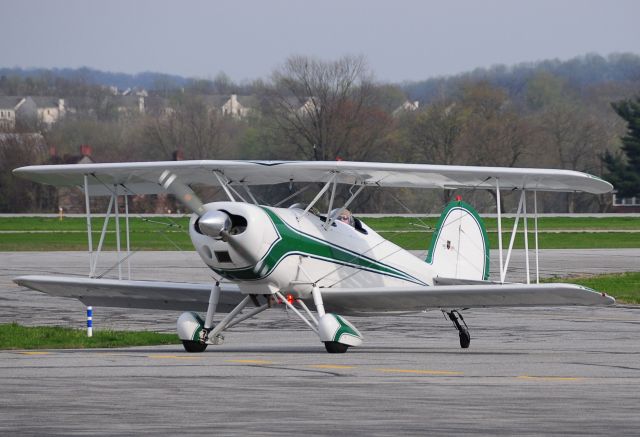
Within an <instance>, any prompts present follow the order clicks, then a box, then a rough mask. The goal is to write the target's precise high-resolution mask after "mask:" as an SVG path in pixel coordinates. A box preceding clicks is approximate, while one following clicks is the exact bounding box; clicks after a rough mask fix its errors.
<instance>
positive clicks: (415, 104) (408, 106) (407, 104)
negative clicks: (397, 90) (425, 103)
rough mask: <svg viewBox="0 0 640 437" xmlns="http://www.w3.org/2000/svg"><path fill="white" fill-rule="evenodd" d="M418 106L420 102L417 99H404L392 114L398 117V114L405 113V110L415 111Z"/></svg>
mask: <svg viewBox="0 0 640 437" xmlns="http://www.w3.org/2000/svg"><path fill="white" fill-rule="evenodd" d="M418 108H420V102H419V101H417V100H414V101H413V102H411V101H409V100H406V101H405V102H404V103H403V104H402V105H400V106H398V107H397V108H396V109H395V110H394V111H393V113H392V115H393V116H394V117H399V116H400V115H402V114H404V113H407V112H413V111H417V110H418Z"/></svg>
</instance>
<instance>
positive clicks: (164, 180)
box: [160, 170, 206, 217]
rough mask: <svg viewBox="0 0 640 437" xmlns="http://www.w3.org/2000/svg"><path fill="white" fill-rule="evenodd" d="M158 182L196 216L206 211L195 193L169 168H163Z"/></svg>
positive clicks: (200, 215)
mask: <svg viewBox="0 0 640 437" xmlns="http://www.w3.org/2000/svg"><path fill="white" fill-rule="evenodd" d="M160 184H161V185H162V186H163V187H164V189H165V190H167V191H168V192H169V193H171V194H173V195H174V196H176V198H177V199H178V200H180V202H182V203H183V204H184V206H186V207H187V208H189V209H190V210H191V211H193V212H194V213H195V214H197V215H198V217H202V215H203V214H204V213H205V212H206V210H205V209H204V205H203V203H202V201H201V200H200V199H199V198H198V196H197V195H196V193H194V192H193V190H192V189H191V188H189V186H188V185H187V184H184V183H182V182H180V181H179V180H178V175H176V174H175V173H171V172H170V171H169V170H165V171H164V172H162V174H161V175H160Z"/></svg>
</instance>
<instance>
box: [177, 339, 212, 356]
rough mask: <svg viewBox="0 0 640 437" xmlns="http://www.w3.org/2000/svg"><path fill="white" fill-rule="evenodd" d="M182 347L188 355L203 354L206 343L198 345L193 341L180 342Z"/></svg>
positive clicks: (198, 343) (197, 342)
mask: <svg viewBox="0 0 640 437" xmlns="http://www.w3.org/2000/svg"><path fill="white" fill-rule="evenodd" d="M182 346H184V350H185V351H187V352H190V353H197V352H204V350H205V349H206V348H207V344H206V343H200V342H199V341H193V340H182Z"/></svg>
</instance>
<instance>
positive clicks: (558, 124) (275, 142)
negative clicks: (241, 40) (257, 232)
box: [0, 55, 640, 212]
mask: <svg viewBox="0 0 640 437" xmlns="http://www.w3.org/2000/svg"><path fill="white" fill-rule="evenodd" d="M618 70H621V71H618ZM571 71H577V72H578V73H576V75H572V74H570V72H571ZM587 71H591V73H590V74H588V73H587ZM639 77H640V57H638V56H635V55H615V56H613V55H612V56H610V57H608V58H600V57H598V58H597V59H596V57H593V56H587V57H583V58H576V59H575V60H572V61H567V62H565V63H562V62H558V61H548V62H541V63H537V64H533V65H530V66H529V67H525V66H523V65H520V66H516V67H511V68H507V67H504V68H502V67H501V68H497V67H496V68H494V69H490V70H478V71H475V72H472V73H469V74H467V75H460V76H456V77H451V78H442V79H433V80H430V81H426V82H422V83H420V84H404V85H394V84H382V83H379V82H377V81H375V79H374V76H373V72H372V71H371V70H370V69H369V68H368V66H367V64H366V61H365V59H363V58H362V57H354V56H347V57H343V58H341V59H338V60H335V61H320V60H317V59H314V58H309V57H304V56H294V57H290V58H289V59H287V60H286V61H285V62H284V63H283V64H282V66H281V67H279V68H278V69H277V70H276V71H274V73H273V74H272V75H271V76H270V77H269V78H265V79H262V80H258V81H255V82H254V83H252V84H250V85H243V86H239V85H237V84H235V83H233V81H231V80H230V79H229V78H228V77H226V76H224V75H223V74H221V75H219V76H218V77H216V78H215V80H211V81H209V80H190V81H187V82H185V83H184V84H182V86H179V87H177V86H174V85H173V84H170V83H164V84H162V83H156V84H155V85H154V87H153V88H150V89H149V90H148V91H149V98H148V102H149V107H148V110H146V111H145V112H136V111H125V112H122V111H117V110H115V108H114V107H109V106H108V105H109V101H110V100H109V99H110V91H109V90H108V89H105V87H104V86H102V85H96V84H92V83H90V82H89V81H86V80H76V79H72V78H71V79H70V78H56V77H55V76H47V77H46V78H42V77H40V78H28V77H27V78H24V77H17V76H12V77H1V78H0V93H2V94H5V95H19V94H27V93H26V92H25V93H20V92H17V91H19V90H21V89H22V90H23V89H31V90H33V91H35V90H41V92H42V95H45V94H46V95H55V96H57V97H61V98H70V97H74V96H78V95H84V96H90V97H91V99H88V100H87V105H88V107H87V108H85V109H86V110H85V111H78V112H75V113H69V114H67V115H65V117H64V118H62V119H61V120H60V121H58V122H57V123H55V124H53V125H52V126H51V127H50V128H49V129H46V130H45V129H43V130H42V131H41V132H40V135H41V138H42V139H41V140H39V141H38V140H34V139H33V138H31V139H30V140H28V141H25V140H20V139H17V138H16V137H15V136H11V135H6V134H5V135H4V136H2V137H1V138H4V139H3V140H1V141H0V175H2V176H1V177H0V198H2V199H4V200H3V201H2V202H0V211H2V212H16V211H34V212H35V211H40V210H51V209H52V206H55V204H56V201H55V199H54V200H51V199H50V198H47V199H43V198H42V196H51V195H52V194H51V192H50V191H47V190H39V191H36V189H35V188H33V187H32V186H29V185H25V184H24V183H22V182H20V181H15V180H13V179H11V176H10V173H9V172H10V170H11V168H14V167H16V166H19V165H29V164H36V163H45V162H51V159H52V151H55V155H56V159H57V161H56V162H60V161H63V162H71V161H72V160H73V159H74V158H73V157H74V156H75V155H77V153H78V147H79V145H81V144H89V145H91V147H92V150H93V154H92V156H91V158H92V159H94V160H95V161H98V162H113V161H143V160H168V159H172V157H176V156H178V157H183V158H184V159H273V160H278V159H283V160H293V159H302V160H309V159H314V160H335V159H344V160H361V161H389V162H405V163H409V162H412V163H430V164H459V165H486V166H511V167H515V166H518V167H527V166H529V167H550V168H566V169H571V170H578V171H584V172H588V173H592V174H595V175H603V174H605V173H606V171H605V168H604V165H603V160H602V158H603V156H604V155H605V154H606V152H610V153H613V154H615V153H616V152H617V151H618V150H619V149H620V137H621V136H622V135H623V134H624V132H625V129H626V123H625V121H624V120H623V119H621V118H620V117H618V115H617V114H616V113H615V111H613V109H612V107H611V103H612V102H616V101H620V100H624V99H630V98H632V97H633V96H635V95H637V94H638V93H639V92H640V80H639V79H638V78H639ZM29 87H31V88H29ZM232 93H234V94H238V95H241V96H244V97H246V98H247V101H250V104H249V103H247V105H248V106H247V108H248V111H247V112H246V113H243V114H232V115H228V114H225V113H223V112H222V111H221V110H219V109H216V107H215V106H212V104H211V101H212V97H214V96H216V95H228V94H232ZM31 94H34V95H35V94H36V93H35V92H33V93H31ZM154 99H156V100H155V101H156V106H154V105H153V104H152V103H153V101H154ZM416 100H417V101H418V102H419V105H415V102H414V101H416ZM92 105H94V106H95V107H93V108H91V106H92ZM3 141H4V143H3ZM34 142H35V143H38V144H34ZM36 145H37V146H38V147H36ZM26 149H29V152H28V153H25V150H26ZM21 184H22V185H21ZM25 187H27V188H25ZM288 189H289V187H270V188H265V189H264V190H258V191H257V193H258V195H259V196H260V197H261V199H262V200H264V201H266V202H273V201H274V200H276V199H280V198H283V197H285V196H286V194H287V192H288ZM28 193H33V194H28ZM340 194H341V195H342V196H346V194H347V193H346V191H345V192H344V193H340ZM454 194H462V195H463V197H465V199H467V200H470V201H472V202H474V203H475V204H476V205H477V206H478V207H479V208H480V209H481V210H483V211H485V212H491V211H493V210H494V209H495V198H494V195H495V193H491V192H484V191H482V192H475V191H474V190H464V191H463V192H458V193H453V192H448V191H446V192H442V193H440V192H433V191H427V190H391V191H388V192H386V193H385V194H384V195H382V194H381V193H380V192H378V191H376V190H369V191H368V192H367V190H365V193H364V195H362V196H361V197H360V198H359V200H358V204H356V205H355V207H354V209H355V210H356V211H361V212H365V211H366V212H378V211H385V212H407V210H409V211H414V212H435V211H437V210H439V209H440V208H441V206H442V203H443V202H446V201H447V200H448V199H450V198H451V197H452V196H453V195H454ZM208 195H209V196H210V197H211V196H214V197H215V196H218V195H220V194H219V193H215V192H211V193H208ZM514 198H515V196H509V195H505V196H504V197H503V202H504V208H505V210H509V209H512V208H513V207H514V203H515V201H514V200H513V199H514ZM297 200H302V199H297ZM538 200H539V209H540V210H541V211H554V212H567V211H569V212H572V211H606V210H607V208H608V207H609V206H610V203H611V196H610V195H605V196H599V197H598V196H573V195H566V194H556V195H552V194H549V195H545V196H540V198H539V199H538Z"/></svg>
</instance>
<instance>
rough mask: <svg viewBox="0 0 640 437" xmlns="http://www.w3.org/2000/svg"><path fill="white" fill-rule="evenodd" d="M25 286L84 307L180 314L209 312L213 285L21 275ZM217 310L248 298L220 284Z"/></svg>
mask: <svg viewBox="0 0 640 437" xmlns="http://www.w3.org/2000/svg"><path fill="white" fill-rule="evenodd" d="M13 282H15V283H16V284H18V285H21V286H23V287H27V288H31V289H33V290H38V291H41V292H43V293H46V294H49V295H51V296H59V297H71V298H74V299H78V300H79V301H81V302H82V303H84V304H85V305H92V306H96V307H98V306H102V307H118V308H144V309H159V310H179V311H206V310H207V305H208V302H209V294H210V293H211V287H212V286H213V284H203V283H185V282H159V281H127V280H116V279H92V278H86V277H79V276H44V275H33V276H20V277H18V278H15V279H14V280H13ZM220 288H221V290H222V294H221V296H220V302H219V304H218V311H220V312H228V311H230V310H231V309H232V308H233V307H235V306H236V305H237V304H238V303H239V302H240V301H241V300H242V299H243V298H244V297H245V296H244V295H242V294H241V293H240V291H239V289H238V287H237V286H236V285H233V284H220Z"/></svg>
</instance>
